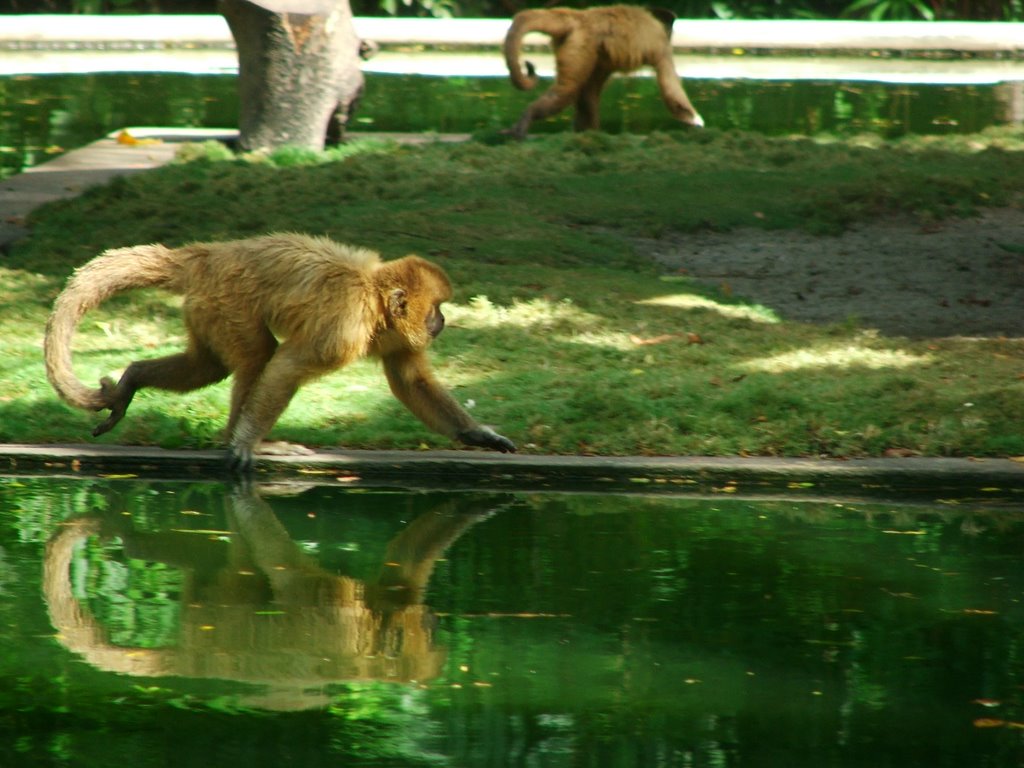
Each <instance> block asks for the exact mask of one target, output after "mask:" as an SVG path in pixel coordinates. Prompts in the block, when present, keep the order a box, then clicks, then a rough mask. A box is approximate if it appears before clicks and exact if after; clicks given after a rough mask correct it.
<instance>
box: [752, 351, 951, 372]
mask: <svg viewBox="0 0 1024 768" xmlns="http://www.w3.org/2000/svg"><path fill="white" fill-rule="evenodd" d="M932 360H933V358H932V356H931V355H914V354H911V353H909V352H904V351H902V350H899V349H871V348H870V347H864V346H860V345H857V344H848V345H845V346H839V347H836V346H828V347H816V348H812V349H799V350H796V351H794V352H783V353H781V354H778V355H770V356H768V357H760V358H755V359H753V360H748V361H747V362H745V363H743V367H744V368H747V369H748V370H751V371H763V372H766V373H783V372H786V371H798V370H802V369H807V368H870V369H872V370H878V369H882V368H911V367H913V366H918V365H927V364H928V363H931V362H932Z"/></svg>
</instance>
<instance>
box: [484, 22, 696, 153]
mask: <svg viewBox="0 0 1024 768" xmlns="http://www.w3.org/2000/svg"><path fill="white" fill-rule="evenodd" d="M674 21H675V15H674V14H673V13H672V12H671V11H667V10H664V9H660V8H659V9H653V10H647V9H645V8H640V7H637V6H632V5H609V6H603V7H598V8H587V9H585V10H575V9H572V8H534V9H529V10H525V11H520V12H519V13H517V14H516V15H515V16H513V17H512V26H511V27H510V28H509V30H508V34H507V35H506V36H505V45H504V51H505V63H506V64H507V65H508V72H509V76H510V77H511V79H512V84H513V85H514V86H515V87H516V88H518V89H519V90H521V91H527V90H530V89H531V88H533V87H534V86H535V85H536V84H537V76H536V73H535V70H534V67H533V64H531V63H530V62H529V61H527V62H525V64H526V71H525V72H524V71H523V68H522V66H521V65H520V63H519V49H520V47H521V45H522V40H523V36H524V35H526V34H527V33H529V32H543V33H544V34H546V35H550V36H551V43H552V46H553V47H554V49H555V84H554V85H553V86H551V88H550V89H549V90H548V91H547V92H546V93H545V94H544V95H543V96H541V97H540V98H538V99H537V100H536V101H534V102H533V103H531V104H530V106H528V107H527V108H526V111H525V112H523V115H522V117H520V118H519V121H518V122H517V123H516V124H515V125H514V126H513V127H512V128H511V129H510V130H509V133H511V134H512V135H513V136H515V137H516V138H517V139H523V138H526V132H527V130H529V127H530V123H532V122H533V121H534V120H540V119H543V118H545V117H551V116H552V115H555V114H558V113H559V112H561V111H562V110H563V109H565V108H566V107H568V106H569V105H570V104H575V106H576V115H575V118H574V120H573V128H574V129H575V130H577V131H586V130H596V129H597V127H598V124H599V121H600V115H599V106H600V102H601V91H602V90H603V89H604V86H605V83H607V82H608V78H609V77H611V75H612V73H613V72H632V71H633V70H635V69H639V68H640V67H642V66H649V67H652V68H653V69H654V72H655V75H656V76H657V79H658V88H659V90H660V91H661V98H662V100H663V101H664V102H665V106H667V107H668V110H669V112H671V113H672V116H673V117H675V118H676V119H677V120H680V121H681V122H683V123H685V124H686V125H692V126H696V127H701V126H703V125H704V119H703V118H702V117H701V116H700V115H699V114H698V113H697V110H695V109H694V108H693V104H691V103H690V99H689V97H687V95H686V91H684V90H683V86H682V84H681V83H680V82H679V76H678V75H677V74H676V68H675V64H674V63H673V61H672V23H673V22H674Z"/></svg>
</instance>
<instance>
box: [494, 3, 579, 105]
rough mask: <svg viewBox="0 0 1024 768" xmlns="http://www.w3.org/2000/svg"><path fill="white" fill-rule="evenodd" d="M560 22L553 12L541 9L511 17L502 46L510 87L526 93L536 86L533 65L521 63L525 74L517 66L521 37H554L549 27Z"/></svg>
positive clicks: (535, 73)
mask: <svg viewBox="0 0 1024 768" xmlns="http://www.w3.org/2000/svg"><path fill="white" fill-rule="evenodd" d="M560 21H561V19H559V17H558V16H557V13H556V12H555V11H551V10H546V9H543V8H535V9H531V10H526V11H520V12H519V13H517V14H516V15H515V16H513V17H512V26H511V27H509V28H508V32H507V33H506V35H505V43H504V45H503V46H502V50H503V51H504V52H505V65H506V66H507V67H508V74H509V77H510V78H511V79H512V85H514V86H515V87H516V88H518V89H519V90H520V91H528V90H530V89H531V88H533V87H534V86H535V85H537V72H536V70H535V69H534V67H533V64H532V63H530V62H529V61H525V62H523V64H524V65H525V66H526V71H525V72H524V71H523V67H522V66H521V65H520V64H519V49H520V48H522V45H523V37H524V36H525V35H526V34H527V33H528V32H544V33H546V34H548V35H554V34H556V32H554V31H552V30H551V25H552V23H553V22H560ZM556 26H558V27H559V28H560V27H562V26H564V24H561V23H557V24H556Z"/></svg>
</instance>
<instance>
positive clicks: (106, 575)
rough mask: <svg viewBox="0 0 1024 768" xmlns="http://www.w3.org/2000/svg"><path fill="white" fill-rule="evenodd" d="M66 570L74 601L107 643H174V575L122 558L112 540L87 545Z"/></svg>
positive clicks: (178, 582) (177, 582)
mask: <svg viewBox="0 0 1024 768" xmlns="http://www.w3.org/2000/svg"><path fill="white" fill-rule="evenodd" d="M71 568H72V583H73V584H75V585H76V586H77V592H78V593H77V594H76V595H75V597H76V598H78V599H80V600H82V601H83V602H87V603H88V604H89V606H90V610H91V612H92V613H93V615H95V616H96V618H97V619H98V620H99V621H100V623H101V624H103V626H104V627H105V628H106V629H107V631H108V633H109V638H110V641H111V642H112V643H113V644H115V645H122V646H134V647H138V648H161V647H164V646H167V645H171V644H173V643H174V642H175V640H176V639H177V635H178V617H179V614H180V610H181V605H180V602H179V593H180V591H181V587H182V579H183V577H182V573H181V572H180V571H177V570H174V569H171V568H167V567H166V566H164V565H162V564H160V563H148V562H146V561H144V560H134V559H131V558H126V557H124V556H123V553H122V552H121V549H120V544H119V542H117V541H116V540H115V541H110V542H106V543H105V542H102V541H98V540H90V541H89V542H87V544H86V546H85V547H83V548H82V550H81V551H80V552H79V555H78V557H76V558H75V559H74V560H73V561H72V564H71Z"/></svg>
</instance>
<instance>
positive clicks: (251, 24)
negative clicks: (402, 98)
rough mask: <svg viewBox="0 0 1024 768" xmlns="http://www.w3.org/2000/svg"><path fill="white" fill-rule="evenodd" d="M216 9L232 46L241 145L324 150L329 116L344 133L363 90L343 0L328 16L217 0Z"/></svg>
mask: <svg viewBox="0 0 1024 768" xmlns="http://www.w3.org/2000/svg"><path fill="white" fill-rule="evenodd" d="M319 5H321V6H322V5H323V3H320V4H319ZM220 10H221V13H222V14H223V15H224V17H225V18H226V19H227V22H228V26H229V27H230V29H231V34H232V36H233V37H234V39H235V46H236V48H237V49H238V83H239V123H238V130H239V146H240V148H241V149H243V150H247V151H251V150H259V149H273V148H276V147H281V146H285V145H288V146H298V147H306V148H310V149H323V147H324V141H325V137H326V135H327V131H328V126H329V124H330V122H331V120H332V118H334V119H335V120H336V121H337V132H336V133H337V135H338V136H339V137H340V136H341V135H343V134H344V129H345V125H346V124H347V122H348V119H349V117H350V116H351V114H352V112H353V110H354V109H355V106H356V103H357V101H358V99H359V96H360V94H361V93H362V91H363V73H362V70H361V69H360V67H359V53H360V41H359V38H358V37H357V36H356V32H355V27H354V26H353V25H352V9H351V6H350V5H349V0H331V2H330V10H328V11H327V12H326V13H312V14H310V13H302V14H300V13H275V12H273V11H270V10H267V9H266V8H263V7H261V6H259V5H256V4H255V3H253V2H249V0H220Z"/></svg>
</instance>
